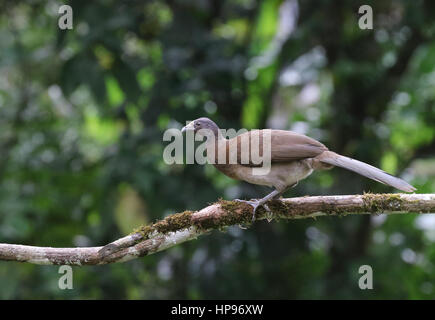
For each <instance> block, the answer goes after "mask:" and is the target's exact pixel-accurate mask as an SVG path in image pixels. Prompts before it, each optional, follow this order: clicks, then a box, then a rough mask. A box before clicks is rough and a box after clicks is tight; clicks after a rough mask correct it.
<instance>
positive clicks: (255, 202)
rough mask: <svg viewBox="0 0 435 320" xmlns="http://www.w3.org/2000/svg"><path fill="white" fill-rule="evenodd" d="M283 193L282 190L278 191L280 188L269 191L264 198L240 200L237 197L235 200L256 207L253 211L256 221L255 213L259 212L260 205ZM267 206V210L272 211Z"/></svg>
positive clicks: (253, 217)
mask: <svg viewBox="0 0 435 320" xmlns="http://www.w3.org/2000/svg"><path fill="white" fill-rule="evenodd" d="M281 193H282V191H278V190H273V191H272V192H271V193H269V194H268V195H267V196H265V197H264V198H261V199H254V200H240V199H235V200H234V201H238V202H244V203H247V204H249V205H250V206H252V208H253V209H254V210H253V212H252V222H254V221H255V213H256V212H257V208H258V207H259V206H263V205H264V204H265V203H266V202H267V201H269V200H272V199H274V198H275V197H278V196H280V195H281ZM264 207H265V208H266V210H267V211H268V212H270V209H269V207H267V206H264Z"/></svg>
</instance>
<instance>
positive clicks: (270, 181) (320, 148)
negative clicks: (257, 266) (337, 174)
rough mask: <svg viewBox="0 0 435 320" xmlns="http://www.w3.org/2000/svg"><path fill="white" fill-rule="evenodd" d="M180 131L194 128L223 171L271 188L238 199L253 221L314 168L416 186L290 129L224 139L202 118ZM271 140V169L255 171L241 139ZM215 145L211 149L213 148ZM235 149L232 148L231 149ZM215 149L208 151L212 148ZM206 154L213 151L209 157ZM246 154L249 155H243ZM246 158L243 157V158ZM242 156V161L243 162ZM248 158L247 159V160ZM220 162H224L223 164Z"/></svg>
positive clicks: (404, 187) (409, 187)
mask: <svg viewBox="0 0 435 320" xmlns="http://www.w3.org/2000/svg"><path fill="white" fill-rule="evenodd" d="M181 131H182V132H186V131H193V133H194V134H195V135H200V136H203V137H205V138H207V140H206V142H205V143H206V149H207V157H208V158H209V160H215V161H212V164H213V165H214V166H215V167H216V169H218V170H219V171H220V172H222V173H223V174H225V175H227V176H228V177H230V178H232V179H236V180H242V181H245V182H248V183H251V184H256V185H263V186H268V187H271V188H274V190H273V191H272V192H271V193H269V194H267V195H266V196H265V197H263V198H261V199H251V200H241V199H235V200H236V201H239V202H244V203H247V204H249V205H250V206H252V208H253V213H252V221H254V220H255V214H256V211H257V209H258V208H259V207H261V206H263V207H264V208H265V209H266V211H268V212H270V210H269V208H268V207H267V202H268V201H269V200H272V199H277V198H279V197H280V196H281V195H282V194H283V193H284V192H286V191H287V190H288V189H290V188H292V187H294V186H296V185H297V184H298V182H299V181H300V180H303V179H305V178H307V177H308V176H309V175H310V174H312V173H313V172H314V171H315V170H328V169H331V168H333V167H341V168H344V169H347V170H350V171H353V172H356V173H358V174H360V175H362V176H365V177H367V178H369V179H372V180H375V181H377V182H380V183H383V184H386V185H389V186H392V187H394V188H396V189H399V190H401V191H404V192H414V191H415V190H416V188H414V187H413V186H412V185H410V184H409V183H407V182H406V181H404V180H402V179H399V178H397V177H395V176H393V175H390V174H389V173H387V172H385V171H383V170H381V169H379V168H376V167H374V166H372V165H369V164H367V163H364V162H362V161H359V160H355V159H352V158H349V157H346V156H342V155H340V154H338V153H335V152H333V151H330V150H329V149H328V148H327V147H326V146H325V145H324V144H322V143H321V142H319V141H317V140H315V139H313V138H310V137H308V136H306V135H303V134H299V133H296V132H294V131H289V130H272V129H263V130H251V131H247V132H245V133H242V134H239V135H237V136H236V137H233V138H231V139H227V138H225V137H224V135H223V134H222V132H221V130H220V129H219V127H218V126H217V125H216V123H215V122H213V121H212V120H210V119H209V118H206V117H202V118H198V119H196V120H193V121H191V122H190V123H188V124H187V125H186V126H185V127H183V128H182V130H181ZM266 134H268V137H269V139H270V140H267V141H270V149H269V151H270V169H269V171H268V172H267V173H266V174H254V171H253V170H254V169H255V168H258V166H259V165H258V164H255V163H253V161H251V160H252V156H253V155H252V154H251V153H252V148H242V147H241V144H242V142H243V141H248V142H253V139H254V137H255V136H260V137H263V136H266ZM264 139H265V138H263V139H261V138H259V139H258V138H257V140H256V141H258V143H259V149H260V150H263V149H262V147H263V142H264V141H266V140H264ZM213 148H214V149H213ZM231 148H234V149H231ZM213 150H214V152H211V151H213ZM234 150H236V153H237V154H236V158H234V159H236V160H235V161H232V162H231V161H229V158H230V154H232V152H234ZM209 153H211V154H213V153H214V154H213V155H211V157H214V159H210V155H209ZM246 153H248V154H246ZM219 154H225V158H224V160H225V161H217V159H218V155H219ZM243 157H245V158H243ZM242 159H245V161H242ZM246 159H248V161H246ZM222 162H223V163H222Z"/></svg>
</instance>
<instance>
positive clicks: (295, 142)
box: [226, 129, 328, 166]
mask: <svg viewBox="0 0 435 320" xmlns="http://www.w3.org/2000/svg"><path fill="white" fill-rule="evenodd" d="M269 137H270V139H269ZM247 141H249V142H248V144H249V146H251V144H252V143H253V145H254V146H255V145H257V142H258V145H259V149H258V151H259V156H260V157H262V156H263V151H264V152H267V150H268V148H267V146H263V143H264V142H267V141H270V154H271V162H272V163H274V162H289V161H294V160H301V159H306V158H313V157H316V156H318V155H319V154H321V153H322V152H324V151H326V150H328V148H327V147H325V146H324V145H323V144H322V143H320V142H318V141H317V140H314V139H312V138H310V137H307V136H305V135H302V134H298V133H296V132H293V131H286V130H270V129H265V130H252V131H249V132H246V133H243V134H240V135H238V136H237V137H234V138H232V139H230V140H227V143H226V152H227V154H231V153H232V152H235V151H234V150H236V152H237V163H238V164H242V165H247V166H254V165H255V164H257V163H258V162H257V163H255V161H253V157H255V155H258V153H256V154H254V153H253V149H252V148H250V147H249V148H247V147H246V145H247ZM235 145H237V147H235ZM242 145H244V146H245V147H244V148H242ZM246 154H248V156H247V155H246ZM248 158H249V161H247V159H248ZM260 165H261V164H260Z"/></svg>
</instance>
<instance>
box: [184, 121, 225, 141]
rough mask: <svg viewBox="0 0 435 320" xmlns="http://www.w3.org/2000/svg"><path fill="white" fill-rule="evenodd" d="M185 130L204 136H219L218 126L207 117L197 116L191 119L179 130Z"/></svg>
mask: <svg viewBox="0 0 435 320" xmlns="http://www.w3.org/2000/svg"><path fill="white" fill-rule="evenodd" d="M186 131H193V132H194V133H196V134H198V135H201V136H205V137H211V136H214V137H215V138H218V137H220V131H219V127H218V126H217V124H216V123H214V122H213V121H212V120H210V119H209V118H198V119H196V120H193V121H192V122H190V123H189V124H188V125H187V126H185V127H184V128H183V129H181V132H186Z"/></svg>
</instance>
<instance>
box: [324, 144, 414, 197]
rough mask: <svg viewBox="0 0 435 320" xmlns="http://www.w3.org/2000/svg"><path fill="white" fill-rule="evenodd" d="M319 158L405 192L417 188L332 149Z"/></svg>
mask: <svg viewBox="0 0 435 320" xmlns="http://www.w3.org/2000/svg"><path fill="white" fill-rule="evenodd" d="M318 159H319V160H320V161H321V162H324V163H327V164H332V165H334V166H337V167H341V168H344V169H348V170H351V171H354V172H356V173H358V174H360V175H362V176H365V177H367V178H369V179H372V180H375V181H377V182H380V183H383V184H386V185H389V186H392V187H394V188H396V189H399V190H402V191H405V192H413V191H415V190H417V189H416V188H414V187H413V186H411V185H410V184H409V183H407V182H406V181H403V180H402V179H399V178H397V177H395V176H392V175H390V174H388V173H386V172H385V171H382V170H381V169H378V168H376V167H373V166H371V165H369V164H367V163H364V162H362V161H358V160H355V159H352V158H348V157H345V156H342V155H339V154H337V153H335V152H332V151H325V152H323V153H322V154H321V155H320V156H318Z"/></svg>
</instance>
